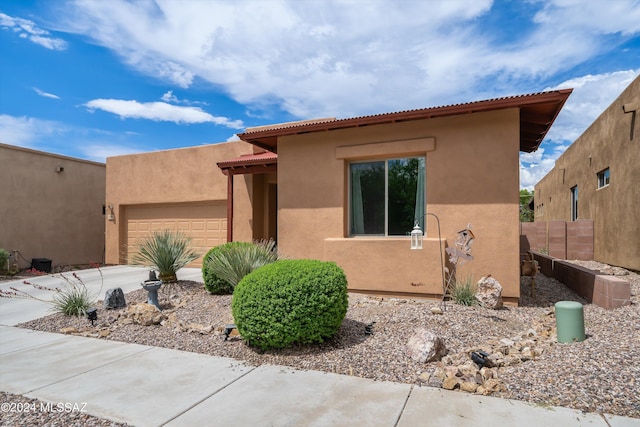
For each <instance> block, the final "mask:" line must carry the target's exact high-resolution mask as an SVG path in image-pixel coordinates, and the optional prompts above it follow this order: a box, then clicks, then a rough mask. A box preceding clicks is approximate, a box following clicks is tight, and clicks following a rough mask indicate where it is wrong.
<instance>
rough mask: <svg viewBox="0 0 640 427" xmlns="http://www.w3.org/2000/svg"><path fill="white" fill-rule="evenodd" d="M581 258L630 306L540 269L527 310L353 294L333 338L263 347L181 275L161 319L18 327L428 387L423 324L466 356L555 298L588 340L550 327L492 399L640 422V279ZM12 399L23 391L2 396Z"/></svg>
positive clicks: (223, 302)
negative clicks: (607, 277) (565, 339)
mask: <svg viewBox="0 0 640 427" xmlns="http://www.w3.org/2000/svg"><path fill="white" fill-rule="evenodd" d="M577 263H580V264H581V265H583V266H585V267H588V268H592V269H599V270H601V271H603V272H605V273H608V274H616V275H620V276H622V277H623V278H624V279H626V280H629V281H630V283H631V293H632V304H631V305H630V306H626V307H622V308H619V309H616V310H605V309H602V308H600V307H598V306H595V305H592V304H587V303H586V301H585V300H583V299H582V298H581V297H579V296H578V295H576V294H575V293H574V292H573V291H571V290H569V289H568V288H566V287H565V286H563V285H562V284H561V283H559V282H557V281H556V280H554V279H551V278H547V277H545V276H543V275H541V274H538V275H537V276H536V297H535V298H531V297H530V296H529V295H530V278H522V279H521V306H520V307H505V308H503V309H500V310H490V309H485V308H481V307H477V306H475V307H465V306H460V305H456V304H454V303H453V302H447V303H446V310H445V311H444V313H443V314H432V312H431V309H432V308H434V307H442V304H441V303H439V302H437V301H425V300H412V299H401V298H387V297H384V298H381V297H374V296H365V295H360V294H350V296H349V308H348V311H347V316H346V318H345V321H344V322H343V325H342V327H341V329H340V331H339V332H338V334H337V335H336V336H334V337H333V338H332V339H331V340H329V341H327V342H325V343H322V344H319V345H308V346H297V347H294V348H289V349H283V350H271V351H266V352H260V351H258V350H256V349H254V348H251V347H249V346H248V345H246V344H245V343H244V342H243V341H242V340H241V339H240V338H239V337H232V338H231V339H229V340H227V341H225V340H224V334H223V330H224V327H225V325H226V324H228V323H232V317H231V308H230V305H231V297H230V296H215V295H210V294H208V293H207V292H206V291H205V290H204V289H203V287H202V284H201V283H197V282H187V281H183V282H179V283H178V284H175V285H172V286H170V287H168V288H166V289H163V290H161V292H160V303H161V304H162V305H163V308H164V311H163V313H164V314H165V315H166V316H167V319H165V321H164V322H163V324H162V325H152V326H142V325H139V324H131V323H130V322H129V321H127V319H126V316H124V312H125V311H126V309H118V310H104V309H102V308H99V309H98V318H99V321H98V322H97V323H96V325H95V326H94V327H92V326H91V324H90V323H89V322H88V321H87V320H86V319H83V318H74V317H67V316H63V315H59V314H54V315H51V316H48V317H45V318H41V319H38V320H34V321H31V322H27V323H24V324H22V325H19V326H21V327H25V328H31V329H37V330H42V331H49V332H60V331H61V330H62V329H63V328H75V331H77V332H75V331H74V330H73V329H71V331H73V333H77V334H80V335H85V336H94V337H100V338H101V339H111V340H117V341H125V342H134V343H138V344H145V345H153V346H161V347H167V348H174V349H179V350H185V351H192V352H197V353H203V354H210V355H215V356H224V357H231V358H235V359H238V360H242V361H244V362H245V363H247V364H250V365H260V364H275V365H286V366H290V367H293V368H299V369H311V370H319V371H326V372H334V373H338V374H345V375H353V376H359V377H365V378H371V379H374V380H387V381H398V382H404V383H409V384H420V385H424V384H423V382H422V381H421V374H424V373H425V372H429V371H430V370H431V371H432V370H433V369H434V368H435V366H437V362H431V363H427V364H421V363H418V362H414V361H413V360H411V359H410V358H409V357H407V355H406V353H405V345H406V343H407V341H408V339H409V337H410V336H411V335H412V334H413V333H414V332H415V330H416V329H417V328H420V327H425V328H428V329H429V330H431V331H433V332H434V333H435V334H437V335H438V336H440V337H441V338H442V339H443V340H444V342H445V345H446V347H447V349H448V351H449V353H448V354H449V355H454V354H463V355H464V354H465V353H466V354H468V352H469V350H470V349H473V348H478V346H482V345H483V344H484V343H487V342H490V341H495V340H500V339H503V338H512V337H515V336H518V335H520V334H522V333H523V332H526V331H528V330H530V329H532V328H534V329H536V328H537V329H539V326H540V325H542V324H546V325H549V323H550V321H551V322H552V323H553V322H555V321H554V318H553V305H554V304H555V302H557V301H578V302H581V303H583V304H585V306H584V313H585V330H586V334H587V339H586V340H585V341H582V342H577V343H571V344H558V343H556V342H555V336H553V333H555V331H552V333H551V335H550V336H549V338H548V340H547V342H546V344H545V346H544V352H543V353H542V354H541V355H539V356H537V357H535V358H533V359H532V360H527V361H524V362H522V363H518V364H515V365H512V366H504V367H500V368H499V369H498V377H499V378H500V380H501V381H502V382H503V383H504V385H505V387H506V389H505V390H504V391H501V392H496V393H494V394H493V396H497V397H502V398H509V399H517V400H524V401H528V402H532V403H535V404H539V405H544V406H547V405H550V406H555V405H558V406H566V407H570V408H575V409H579V410H582V411H585V412H600V413H609V414H615V415H622V416H629V417H634V418H640V397H639V395H638V392H637V390H638V389H639V388H640V351H638V349H640V305H639V304H640V275H638V274H636V273H633V272H629V271H626V270H624V269H620V268H617V267H609V266H607V265H604V264H599V263H595V262H593V261H590V262H583V261H579V262H577ZM126 298H127V303H128V304H129V305H132V303H134V302H145V301H146V292H145V291H143V290H138V291H134V292H131V293H129V294H127V295H126ZM100 307H101V304H100ZM374 322H375V323H374ZM372 323H373V333H372V334H367V333H366V329H365V327H366V326H368V325H371V324H372ZM5 398H6V399H12V398H16V399H18V398H22V397H20V396H17V397H12V396H8V395H6V394H4V395H3V396H2V400H3V401H4V399H5ZM22 399H23V398H22ZM50 425H63V424H50ZM71 425H73V424H71ZM105 425H109V424H105ZM114 425H115V424H114Z"/></svg>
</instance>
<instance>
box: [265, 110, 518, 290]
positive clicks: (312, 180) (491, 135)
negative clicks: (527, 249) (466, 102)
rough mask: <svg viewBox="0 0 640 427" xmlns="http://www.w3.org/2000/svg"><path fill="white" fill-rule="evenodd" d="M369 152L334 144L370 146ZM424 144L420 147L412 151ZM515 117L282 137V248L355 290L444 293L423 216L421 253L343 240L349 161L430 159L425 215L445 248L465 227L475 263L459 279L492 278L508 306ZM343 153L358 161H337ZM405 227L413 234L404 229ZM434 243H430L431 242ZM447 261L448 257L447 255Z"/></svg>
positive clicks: (396, 243) (513, 270)
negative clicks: (321, 262)
mask: <svg viewBox="0 0 640 427" xmlns="http://www.w3.org/2000/svg"><path fill="white" fill-rule="evenodd" d="M375 143H379V144H378V145H375V146H373V145H372V146H369V147H368V149H367V150H364V151H363V150H359V149H351V148H339V147H345V146H353V145H359V144H375ZM416 146H418V147H422V148H416ZM518 149H519V111H518V110H517V109H511V110H502V111H494V112H486V113H476V114H469V115H464V116H454V117H447V118H439V119H431V120H421V121H412V122H404V123H396V124H385V125H376V126H367V127H361V128H355V129H342V130H335V131H329V132H317V133H310V134H305V135H297V136H288V137H281V138H279V140H278V245H279V248H280V250H281V251H282V252H283V253H284V254H285V255H287V256H290V257H295V258H316V259H326V260H334V261H336V262H338V264H340V265H341V266H342V267H343V268H344V270H345V271H346V273H347V276H348V280H349V287H350V289H353V290H367V289H368V290H382V289H384V290H386V291H389V292H394V293H410V294H415V293H419V294H424V295H433V294H439V293H441V289H442V287H441V273H440V269H439V261H438V256H439V250H438V242H437V229H436V226H435V222H434V219H433V218H432V217H428V221H429V222H428V225H427V228H428V236H429V240H428V241H427V242H425V249H424V250H422V251H411V250H410V249H409V246H410V244H409V239H408V238H388V239H384V238H364V237H356V238H353V237H349V236H348V234H347V218H348V216H347V215H348V212H347V209H348V208H347V192H348V183H347V180H348V172H347V168H348V164H349V161H350V160H362V159H363V158H365V157H368V156H365V157H360V156H361V154H358V153H362V152H369V153H371V152H375V153H376V156H375V158H384V157H394V156H395V157H398V156H405V155H416V154H419V151H420V150H422V154H424V153H426V159H427V160H426V168H427V180H426V185H427V211H428V212H431V213H434V214H436V215H438V216H439V218H440V221H441V226H442V237H443V239H444V240H446V245H447V246H451V245H453V242H454V241H455V237H456V232H457V231H459V230H460V229H461V228H464V227H466V225H467V224H469V223H471V225H472V230H473V232H474V234H475V236H476V240H475V242H474V245H473V253H474V255H475V260H474V261H473V262H471V263H469V264H467V265H464V266H462V267H461V268H460V269H459V271H458V275H459V277H464V276H466V275H472V276H473V278H474V280H475V281H477V280H478V279H479V278H480V277H481V276H484V275H487V274H492V276H493V277H495V278H496V279H497V280H498V281H499V282H500V283H501V284H502V285H503V287H504V291H503V296H504V297H505V298H506V300H507V301H511V302H517V299H518V298H519V288H520V285H519V283H520V279H519V254H518V251H519V249H518V245H519V216H518V200H519V199H518V188H519V185H518V183H519V166H518V165H519V163H518ZM345 156H347V157H348V156H359V157H353V158H344V159H343V158H341V157H345ZM407 231H410V230H407ZM432 239H434V240H432ZM445 256H446V255H445Z"/></svg>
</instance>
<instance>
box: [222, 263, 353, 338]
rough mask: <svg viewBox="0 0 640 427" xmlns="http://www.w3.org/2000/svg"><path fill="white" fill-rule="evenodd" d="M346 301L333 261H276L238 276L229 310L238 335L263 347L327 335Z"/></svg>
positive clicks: (338, 321)
mask: <svg viewBox="0 0 640 427" xmlns="http://www.w3.org/2000/svg"><path fill="white" fill-rule="evenodd" d="M347 305H348V296H347V278H346V276H345V274H344V272H343V271H342V269H341V268H340V267H338V266H337V265H336V264H335V263H333V262H323V261H316V260H280V261H276V262H274V263H272V264H269V265H266V266H264V267H262V268H260V269H258V270H256V271H254V272H253V273H251V274H249V275H247V276H246V277H245V278H244V279H242V281H241V282H240V283H239V284H238V286H236V289H235V292H234V295H233V300H232V302H231V311H232V314H233V318H234V321H235V323H236V325H237V327H238V331H239V332H240V334H241V335H242V337H243V338H244V339H245V340H246V341H247V342H248V343H249V344H251V345H254V346H256V347H259V348H261V349H263V350H266V349H269V348H284V347H288V346H290V345H291V344H293V343H300V344H306V343H315V342H322V341H324V340H326V339H327V338H330V337H331V336H333V335H334V334H335V333H336V332H337V331H338V329H339V328H340V325H341V324H342V320H343V319H344V316H345V315H346V313H347Z"/></svg>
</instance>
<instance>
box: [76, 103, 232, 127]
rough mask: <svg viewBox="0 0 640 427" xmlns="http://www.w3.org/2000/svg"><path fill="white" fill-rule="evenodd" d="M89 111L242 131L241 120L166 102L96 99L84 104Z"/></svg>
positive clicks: (123, 117) (125, 117) (124, 117)
mask: <svg viewBox="0 0 640 427" xmlns="http://www.w3.org/2000/svg"><path fill="white" fill-rule="evenodd" d="M84 105H85V106H86V107H87V108H88V109H89V110H95V109H98V110H103V111H107V112H109V113H113V114H116V115H118V116H119V117H120V118H122V119H127V118H133V119H148V120H153V121H157V122H160V121H162V122H174V123H177V124H193V123H214V124H216V125H220V126H226V127H229V128H232V129H242V128H243V127H244V125H243V124H242V121H241V120H230V119H229V118H227V117H216V116H213V115H211V114H209V113H207V112H205V111H203V110H202V109H201V108H198V107H180V106H177V105H171V104H167V103H166V102H138V101H134V100H123V99H94V100H91V101H89V102H87V103H86V104H84Z"/></svg>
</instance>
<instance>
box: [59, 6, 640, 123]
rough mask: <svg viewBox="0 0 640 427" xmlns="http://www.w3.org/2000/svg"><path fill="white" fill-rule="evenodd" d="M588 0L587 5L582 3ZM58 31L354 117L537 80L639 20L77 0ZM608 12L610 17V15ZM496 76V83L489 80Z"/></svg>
mask: <svg viewBox="0 0 640 427" xmlns="http://www.w3.org/2000/svg"><path fill="white" fill-rule="evenodd" d="M585 3H586V4H585ZM68 6H69V7H65V8H64V11H65V14H66V15H65V18H66V19H67V21H66V26H65V27H66V30H67V31H72V32H76V33H81V34H84V35H87V36H88V37H91V38H93V39H94V40H95V41H96V42H97V43H99V44H101V45H103V46H106V47H108V48H109V49H112V50H113V51H115V52H117V54H118V55H120V56H121V57H122V58H123V59H124V61H125V62H126V63H128V64H129V65H131V66H133V67H135V68H136V69H138V70H140V71H142V72H144V73H147V74H149V75H152V76H155V77H158V78H161V79H164V80H167V81H169V82H171V83H173V84H176V85H178V86H179V87H187V86H189V85H191V84H192V83H193V79H194V78H195V76H198V77H200V78H202V79H204V80H206V81H208V82H210V83H213V84H215V85H219V86H220V87H221V88H222V90H223V91H225V92H226V93H228V94H230V95H231V96H232V97H233V98H234V99H235V100H236V101H238V102H241V103H244V104H246V105H247V106H254V107H255V106H261V107H264V108H269V107H270V106H273V105H276V106H277V107H278V108H280V109H283V110H285V111H287V112H289V113H290V114H292V115H293V116H295V117H301V118H309V117H318V116H323V117H326V116H337V117H348V116H352V115H360V114H368V113H379V112H384V111H395V110H401V109H409V108H419V107H425V106H430V105H441V104H449V103H455V102H464V101H468V100H470V98H473V99H481V98H488V97H489V98H490V97H493V96H503V95H512V94H517V93H521V92H522V91H525V92H530V91H532V89H533V91H537V90H538V88H537V87H536V83H537V82H538V81H540V80H541V79H543V78H547V77H549V76H551V75H553V74H554V73H557V72H559V71H566V70H569V69H571V68H573V67H575V66H576V65H577V64H580V63H581V62H583V61H585V60H587V59H589V58H592V57H594V56H596V55H599V54H601V53H603V52H605V51H606V50H609V49H613V48H615V45H616V43H622V42H623V41H624V40H625V37H628V36H629V35H634V34H638V32H639V31H640V16H639V14H640V8H639V7H637V2H634V1H625V0H618V1H615V2H597V1H591V2H577V1H566V0H557V1H547V2H532V3H529V4H528V7H527V8H524V7H523V9H529V10H533V12H530V13H531V15H530V16H529V17H528V22H527V18H524V22H523V24H524V28H522V30H521V31H519V33H518V34H519V35H518V37H516V38H515V39H514V38H513V37H511V38H509V39H508V40H507V41H502V42H500V43H497V42H496V40H500V39H501V37H502V36H504V34H503V33H501V31H502V29H501V28H500V26H499V25H495V26H493V27H492V28H490V29H489V28H482V27H480V22H481V21H482V18H483V17H485V16H486V15H487V14H488V13H490V12H491V9H492V7H494V5H493V2H492V1H491V0H483V1H479V0H469V1H447V2H394V1H376V2H368V3H367V4H366V7H363V4H362V3H361V2H336V1H322V2H321V1H317V2H315V1H305V2H299V1H292V0H289V1H287V0H279V1H276V0H273V1H269V2H232V3H228V2H216V1H208V2H200V1H188V2H175V1H171V0H157V1H155V2H128V1H124V0H112V1H109V2H84V1H74V2H72V3H70V4H69V5H68ZM605 18H606V19H605ZM487 80H490V81H492V84H490V85H485V84H483V83H484V82H485V81H487Z"/></svg>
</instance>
